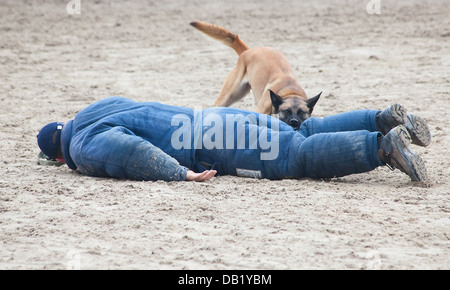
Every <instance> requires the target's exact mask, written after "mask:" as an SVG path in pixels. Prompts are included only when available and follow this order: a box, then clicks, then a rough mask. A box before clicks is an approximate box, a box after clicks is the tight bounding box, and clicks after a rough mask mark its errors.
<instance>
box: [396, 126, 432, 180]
mask: <svg viewBox="0 0 450 290" xmlns="http://www.w3.org/2000/svg"><path fill="white" fill-rule="evenodd" d="M389 133H390V134H391V138H392V139H391V142H392V144H393V148H394V153H393V154H392V156H391V162H392V165H393V166H394V167H395V168H398V169H399V170H401V171H403V172H404V173H406V174H408V176H409V177H410V178H411V180H412V181H426V180H427V179H428V174H427V170H426V167H425V163H424V162H423V160H422V158H421V157H420V156H419V155H418V154H416V153H414V151H413V150H412V149H411V147H410V146H409V145H410V144H411V141H412V139H411V136H410V134H409V131H408V129H407V128H406V127H405V126H398V127H395V128H394V129H392V130H391V132H389ZM398 155H400V156H398ZM396 157H399V158H396Z"/></svg>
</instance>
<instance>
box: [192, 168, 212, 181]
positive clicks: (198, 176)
mask: <svg viewBox="0 0 450 290" xmlns="http://www.w3.org/2000/svg"><path fill="white" fill-rule="evenodd" d="M216 173H217V171H216V170H205V171H203V172H202V173H196V172H194V171H192V170H188V171H187V174H186V181H198V182H200V181H206V180H209V179H211V178H212V177H213V176H214V175H216Z"/></svg>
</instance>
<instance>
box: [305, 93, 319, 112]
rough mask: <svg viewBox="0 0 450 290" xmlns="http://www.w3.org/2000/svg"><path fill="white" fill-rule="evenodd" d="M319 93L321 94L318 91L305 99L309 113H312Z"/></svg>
mask: <svg viewBox="0 0 450 290" xmlns="http://www.w3.org/2000/svg"><path fill="white" fill-rule="evenodd" d="M321 94H322V92H320V93H319V94H318V95H317V96H315V97H312V98H309V99H307V100H306V105H307V106H308V108H309V113H310V114H311V113H312V111H313V109H314V106H315V105H316V103H317V101H318V100H319V98H320V95H321Z"/></svg>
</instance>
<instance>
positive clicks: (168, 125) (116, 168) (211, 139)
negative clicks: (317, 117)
mask: <svg viewBox="0 0 450 290" xmlns="http://www.w3.org/2000/svg"><path fill="white" fill-rule="evenodd" d="M230 116H231V117H230ZM249 116H250V117H251V118H249ZM233 118H235V119H233ZM243 118H244V119H245V118H247V119H246V120H247V121H248V120H250V122H239V121H237V120H241V121H242V119H243ZM272 127H273V128H272ZM275 127H276V130H275ZM272 129H273V130H272ZM198 132H200V133H201V134H199V133H198ZM304 138H305V137H304V136H303V135H301V134H300V133H299V132H298V131H294V130H293V129H292V128H291V127H290V126H288V125H286V124H284V123H283V122H279V121H278V120H277V119H275V118H271V117H269V116H266V115H261V114H257V113H254V112H249V111H243V110H238V109H233V108H209V109H205V110H198V111H194V110H192V109H190V108H183V107H176V106H169V105H164V104H161V103H156V102H135V101H133V100H130V99H127V98H122V97H110V98H107V99H104V100H101V101H98V102H96V103H94V104H92V105H90V106H88V107H87V108H85V109H84V110H82V111H80V112H79V113H78V114H77V115H76V117H75V118H74V119H73V120H70V121H69V122H67V123H66V124H65V125H64V127H63V131H62V135H61V141H62V152H63V155H64V157H65V160H66V164H67V165H68V166H69V167H70V168H71V169H74V170H75V169H78V170H79V171H80V172H81V173H83V174H86V175H90V176H100V177H114V178H121V179H134V180H166V181H172V180H173V181H180V180H185V178H186V172H187V169H191V170H194V171H197V172H201V171H203V170H205V169H216V170H217V171H218V174H227V175H238V176H248V177H258V178H270V179H281V178H287V177H300V176H301V172H302V169H301V168H299V166H300V164H302V162H300V161H299V160H298V156H297V154H296V152H298V146H299V145H300V144H301V143H302V140H304ZM264 154H266V155H264Z"/></svg>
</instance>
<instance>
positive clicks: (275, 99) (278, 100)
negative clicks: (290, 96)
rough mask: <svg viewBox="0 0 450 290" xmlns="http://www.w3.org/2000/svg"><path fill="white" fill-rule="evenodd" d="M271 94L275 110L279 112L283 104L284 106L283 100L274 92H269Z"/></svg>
mask: <svg viewBox="0 0 450 290" xmlns="http://www.w3.org/2000/svg"><path fill="white" fill-rule="evenodd" d="M269 92H270V100H271V101H272V106H273V107H274V108H275V110H276V111H278V108H280V106H281V104H283V98H282V97H280V96H279V95H277V94H275V93H274V92H273V91H272V90H269Z"/></svg>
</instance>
